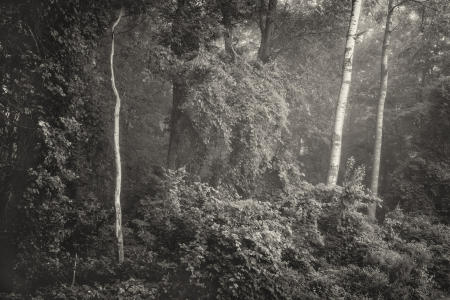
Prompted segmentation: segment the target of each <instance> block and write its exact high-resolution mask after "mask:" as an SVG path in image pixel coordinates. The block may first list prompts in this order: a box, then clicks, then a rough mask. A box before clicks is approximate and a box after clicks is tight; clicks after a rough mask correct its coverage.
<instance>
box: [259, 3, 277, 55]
mask: <svg viewBox="0 0 450 300" xmlns="http://www.w3.org/2000/svg"><path fill="white" fill-rule="evenodd" d="M277 4H278V0H269V3H268V4H267V8H266V3H265V0H259V1H258V10H259V12H258V13H259V29H260V30H261V43H260V45H259V50H258V58H259V59H260V60H261V61H262V62H263V63H267V62H269V60H270V56H271V54H272V53H271V48H272V47H271V42H272V36H273V31H274V29H275V14H276V11H277Z"/></svg>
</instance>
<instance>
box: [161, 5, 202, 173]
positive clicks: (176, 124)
mask: <svg viewBox="0 0 450 300" xmlns="http://www.w3.org/2000/svg"><path fill="white" fill-rule="evenodd" d="M200 10H201V8H200V7H197V6H196V5H194V4H192V3H189V2H188V1H184V0H178V1H177V6H176V10H175V13H174V17H173V20H172V22H173V23H172V40H171V45H170V48H171V50H172V52H173V53H174V54H175V56H176V57H177V58H178V59H180V60H187V61H189V60H192V59H194V58H195V57H196V56H197V52H198V50H199V47H200V33H199V31H200V30H201V24H200V22H199V19H198V18H200ZM188 93H189V84H188V82H187V78H186V76H185V74H183V72H182V70H178V72H177V73H176V74H174V75H173V76H172V97H173V104H172V111H171V115H170V125H169V130H170V132H169V149H168V152H167V167H168V168H171V169H176V168H178V167H181V166H183V165H189V162H190V160H191V158H192V153H193V152H194V151H195V146H196V140H195V129H194V127H193V124H192V121H191V120H190V118H189V116H188V115H187V114H186V113H185V112H184V111H183V105H184V104H185V103H186V101H187V99H188Z"/></svg>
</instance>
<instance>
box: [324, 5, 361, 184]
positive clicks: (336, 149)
mask: <svg viewBox="0 0 450 300" xmlns="http://www.w3.org/2000/svg"><path fill="white" fill-rule="evenodd" d="M361 5H362V0H352V16H351V19H350V25H349V27H348V33H347V43H346V45H345V53H344V63H343V72H342V82H341V89H340V91H339V98H338V104H337V109H336V117H335V123H334V131H333V139H332V146H331V155H330V166H329V169H328V180H327V184H328V185H335V184H336V183H337V179H338V174H339V165H340V162H341V147H342V129H343V127H344V120H345V110H346V107H347V101H348V94H349V91H350V85H351V82H352V64H353V52H354V49H355V42H356V32H357V30H358V22H359V15H360V13H361Z"/></svg>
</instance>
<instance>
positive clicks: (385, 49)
mask: <svg viewBox="0 0 450 300" xmlns="http://www.w3.org/2000/svg"><path fill="white" fill-rule="evenodd" d="M393 2H394V0H389V4H388V13H387V17H386V28H385V30H384V39H383V46H382V50H381V74H380V92H379V98H378V112H377V127H376V136H375V146H374V151H373V153H374V154H373V166H372V181H371V184H370V189H371V191H372V193H373V195H375V196H377V195H378V183H379V174H380V157H381V145H382V139H383V114H384V102H385V101H386V93H387V87H388V58H389V50H390V49H389V43H390V39H391V32H392V15H393V13H394V4H393ZM375 212H376V204H371V205H370V206H369V211H368V213H369V218H370V219H371V220H373V221H374V220H375Z"/></svg>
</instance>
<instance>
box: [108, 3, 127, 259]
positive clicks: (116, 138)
mask: <svg viewBox="0 0 450 300" xmlns="http://www.w3.org/2000/svg"><path fill="white" fill-rule="evenodd" d="M122 16H123V8H122V9H120V13H119V17H118V18H117V20H116V22H114V24H113V26H112V29H111V31H112V35H111V37H112V38H111V57H110V58H111V85H112V89H113V91H114V95H115V97H116V107H115V110H114V156H115V161H116V189H115V192H114V207H115V211H116V238H117V251H118V257H119V263H122V262H123V259H124V253H123V232H122V208H121V206H120V191H121V187H122V166H121V164H122V162H121V159H120V143H119V141H120V96H119V92H118V91H117V88H116V81H115V77H114V34H115V32H114V31H115V29H116V26H117V25H118V24H119V22H120V19H121V18H122Z"/></svg>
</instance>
